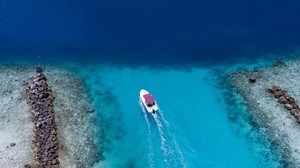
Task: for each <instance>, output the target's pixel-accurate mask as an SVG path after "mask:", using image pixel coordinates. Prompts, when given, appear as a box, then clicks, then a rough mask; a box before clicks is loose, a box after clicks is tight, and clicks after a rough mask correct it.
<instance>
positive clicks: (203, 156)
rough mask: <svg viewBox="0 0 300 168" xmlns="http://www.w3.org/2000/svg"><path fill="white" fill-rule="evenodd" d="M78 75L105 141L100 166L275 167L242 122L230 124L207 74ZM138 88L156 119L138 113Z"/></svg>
mask: <svg viewBox="0 0 300 168" xmlns="http://www.w3.org/2000/svg"><path fill="white" fill-rule="evenodd" d="M79 73H80V74H81V75H82V76H85V77H86V83H87V85H88V87H89V88H90V93H91V94H92V95H94V101H95V103H96V106H97V107H98V108H99V109H98V110H101V116H99V117H100V118H103V120H104V119H106V120H107V124H108V125H109V126H107V127H106V128H104V131H105V132H106V135H105V136H106V138H107V139H109V143H107V142H102V144H104V145H105V146H106V148H108V150H106V151H105V152H104V157H105V163H106V166H105V167H205V168H207V167H212V168H216V167H228V168H229V167H230V168H238V167H249V168H253V167H278V166H279V165H280V164H279V163H278V162H277V161H276V157H277V154H273V153H271V151H269V152H268V151H266V150H268V148H270V147H268V146H267V143H266V142H267V141H266V140H261V139H263V136H264V135H259V133H256V134H255V133H251V132H252V131H253V129H252V126H251V124H249V123H247V122H248V121H247V120H243V121H239V122H244V123H231V121H230V120H229V119H228V118H229V116H228V115H229V112H228V109H230V108H228V104H226V103H225V100H224V98H225V97H224V94H223V91H222V90H221V87H218V85H217V78H216V76H215V75H214V73H212V70H211V69H205V68H192V69H190V70H188V71H187V70H180V69H179V70H176V69H149V68H146V67H137V68H134V69H133V68H129V67H110V66H94V67H89V68H86V69H81V70H80V71H79ZM142 88H143V89H146V90H148V91H150V92H151V93H152V94H153V95H154V96H155V98H156V99H157V101H158V104H159V107H160V112H159V113H158V118H154V117H153V116H151V115H149V114H146V113H145V112H144V111H143V110H142V108H141V107H140V104H139V102H138V95H139V91H140V89H142ZM96 93H98V94H96ZM100 93H101V94H100ZM97 95H98V96H97ZM107 102H109V103H107ZM234 105H238V104H234ZM104 106H105V107H104ZM231 109H234V108H231ZM237 109H238V108H237ZM240 109H243V108H242V107H241V108H240ZM244 113H245V110H244ZM235 124H241V125H244V126H243V127H237V126H236V125H235ZM100 125H101V124H100ZM241 132H242V133H241ZM246 135H248V137H247V136H246ZM249 136H252V137H249ZM255 136H259V137H255ZM258 139H260V140H259V141H258ZM253 140H256V142H252V141H253ZM267 158H268V159H267ZM95 167H101V166H99V165H98V166H95Z"/></svg>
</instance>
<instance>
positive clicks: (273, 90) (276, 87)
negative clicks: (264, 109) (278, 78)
mask: <svg viewBox="0 0 300 168" xmlns="http://www.w3.org/2000/svg"><path fill="white" fill-rule="evenodd" d="M280 90H281V89H280V88H279V87H278V86H271V87H269V88H268V92H269V93H272V94H274V93H275V92H276V91H280Z"/></svg>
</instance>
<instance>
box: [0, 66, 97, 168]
mask: <svg viewBox="0 0 300 168" xmlns="http://www.w3.org/2000/svg"><path fill="white" fill-rule="evenodd" d="M44 70H45V71H44V74H45V75H46V77H47V79H48V80H47V82H48V84H49V86H50V87H51V88H52V90H53V94H54V96H55V100H54V111H55V120H56V124H57V128H58V130H57V131H58V139H59V153H58V157H59V160H60V163H61V164H60V165H61V167H63V168H76V167H92V166H93V165H94V164H95V163H96V162H98V161H99V159H100V155H99V151H98V149H100V147H98V146H97V145H96V144H97V139H96V138H95V137H96V136H95V135H96V134H97V133H98V131H97V127H96V122H95V116H94V115H95V114H93V111H94V109H93V106H92V103H91V101H90V99H89V97H88V95H87V92H86V90H85V88H84V85H83V82H82V81H81V80H80V79H79V78H76V77H74V76H73V75H72V72H71V71H69V70H67V69H63V68H59V67H54V66H47V67H44ZM0 72H1V73H0V94H1V96H0V103H1V105H0V135H1V136H0V167H24V165H26V164H29V165H34V158H33V151H32V147H33V144H32V139H33V122H32V115H31V113H30V111H29V105H28V104H27V95H26V86H27V83H28V82H29V80H30V78H31V77H32V76H33V75H34V74H35V67H33V66H26V67H25V66H1V67H0ZM98 137H99V136H98Z"/></svg>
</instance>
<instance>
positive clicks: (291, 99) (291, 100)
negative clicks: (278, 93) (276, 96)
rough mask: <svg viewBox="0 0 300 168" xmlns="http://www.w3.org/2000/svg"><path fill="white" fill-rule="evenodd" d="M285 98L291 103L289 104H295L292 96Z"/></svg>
mask: <svg viewBox="0 0 300 168" xmlns="http://www.w3.org/2000/svg"><path fill="white" fill-rule="evenodd" d="M285 98H286V99H287V100H288V101H289V102H291V103H295V99H294V98H293V97H292V96H288V95H287V96H285Z"/></svg>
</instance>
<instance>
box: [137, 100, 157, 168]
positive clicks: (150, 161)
mask: <svg viewBox="0 0 300 168" xmlns="http://www.w3.org/2000/svg"><path fill="white" fill-rule="evenodd" d="M139 104H140V106H141V108H142V111H143V113H144V119H145V121H146V123H147V129H148V132H147V140H148V144H149V153H148V167H150V168H154V167H155V164H154V159H153V158H154V149H153V142H152V136H151V125H150V122H149V119H148V114H147V112H146V110H145V109H144V108H143V104H142V102H141V101H139Z"/></svg>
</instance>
